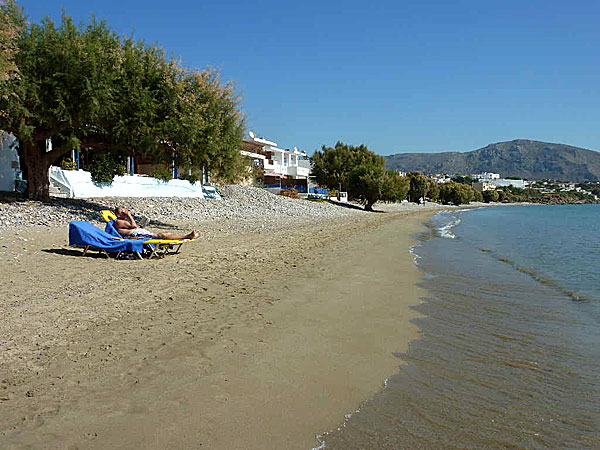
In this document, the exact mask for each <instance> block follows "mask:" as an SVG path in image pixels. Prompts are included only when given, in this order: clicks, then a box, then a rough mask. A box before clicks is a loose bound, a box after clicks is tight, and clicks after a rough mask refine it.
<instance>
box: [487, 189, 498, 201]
mask: <svg viewBox="0 0 600 450" xmlns="http://www.w3.org/2000/svg"><path fill="white" fill-rule="evenodd" d="M499 198H500V194H499V193H498V191H496V190H489V191H483V201H484V202H486V203H490V202H497V201H498V199H499Z"/></svg>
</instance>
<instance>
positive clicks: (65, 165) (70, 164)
mask: <svg viewBox="0 0 600 450" xmlns="http://www.w3.org/2000/svg"><path fill="white" fill-rule="evenodd" d="M60 168H61V169H62V170H77V163H76V162H75V161H71V159H70V158H67V159H64V160H63V162H61V163H60Z"/></svg>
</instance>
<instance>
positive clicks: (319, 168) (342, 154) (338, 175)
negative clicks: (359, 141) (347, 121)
mask: <svg viewBox="0 0 600 450" xmlns="http://www.w3.org/2000/svg"><path fill="white" fill-rule="evenodd" d="M363 164H365V165H373V166H376V167H381V168H383V167H384V165H385V158H384V157H383V156H380V155H378V154H376V153H374V152H372V151H370V150H369V149H368V148H367V146H366V145H359V146H358V147H355V146H352V145H348V144H344V143H343V142H341V141H338V142H337V143H336V144H335V147H326V146H325V145H323V147H322V148H321V150H320V151H316V152H315V153H314V155H313V157H312V177H313V178H314V179H315V181H316V182H317V183H318V184H320V185H322V186H326V187H328V188H330V189H338V190H340V191H342V190H343V189H344V187H345V186H346V182H347V181H348V174H349V173H350V172H351V171H352V170H353V169H354V168H355V167H357V166H359V165H363Z"/></svg>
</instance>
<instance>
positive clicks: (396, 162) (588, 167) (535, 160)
mask: <svg viewBox="0 0 600 450" xmlns="http://www.w3.org/2000/svg"><path fill="white" fill-rule="evenodd" d="M386 167H388V168H389V169H394V170H402V171H410V170H416V171H419V172H423V173H426V174H434V173H447V174H449V175H453V174H456V173H461V174H472V173H480V172H495V173H499V174H500V175H501V176H502V177H521V178H526V179H530V180H541V179H554V180H563V181H574V182H583V181H599V180H600V153H599V152H596V151H593V150H586V149H583V148H578V147H572V146H570V145H565V144H549V143H547V142H539V141H530V140H526V139H517V140H514V141H508V142H498V143H496V144H490V145H488V146H487V147H484V148H481V149H479V150H475V151H472V152H466V153H459V152H444V153H397V154H395V155H390V156H386Z"/></svg>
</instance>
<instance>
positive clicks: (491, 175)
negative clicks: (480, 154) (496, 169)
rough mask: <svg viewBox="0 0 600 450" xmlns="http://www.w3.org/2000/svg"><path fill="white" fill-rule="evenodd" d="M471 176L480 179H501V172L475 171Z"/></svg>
mask: <svg viewBox="0 0 600 450" xmlns="http://www.w3.org/2000/svg"><path fill="white" fill-rule="evenodd" d="M471 178H475V179H476V180H478V181H489V180H499V179H500V174H499V173H493V172H483V173H474V174H472V175H471Z"/></svg>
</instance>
